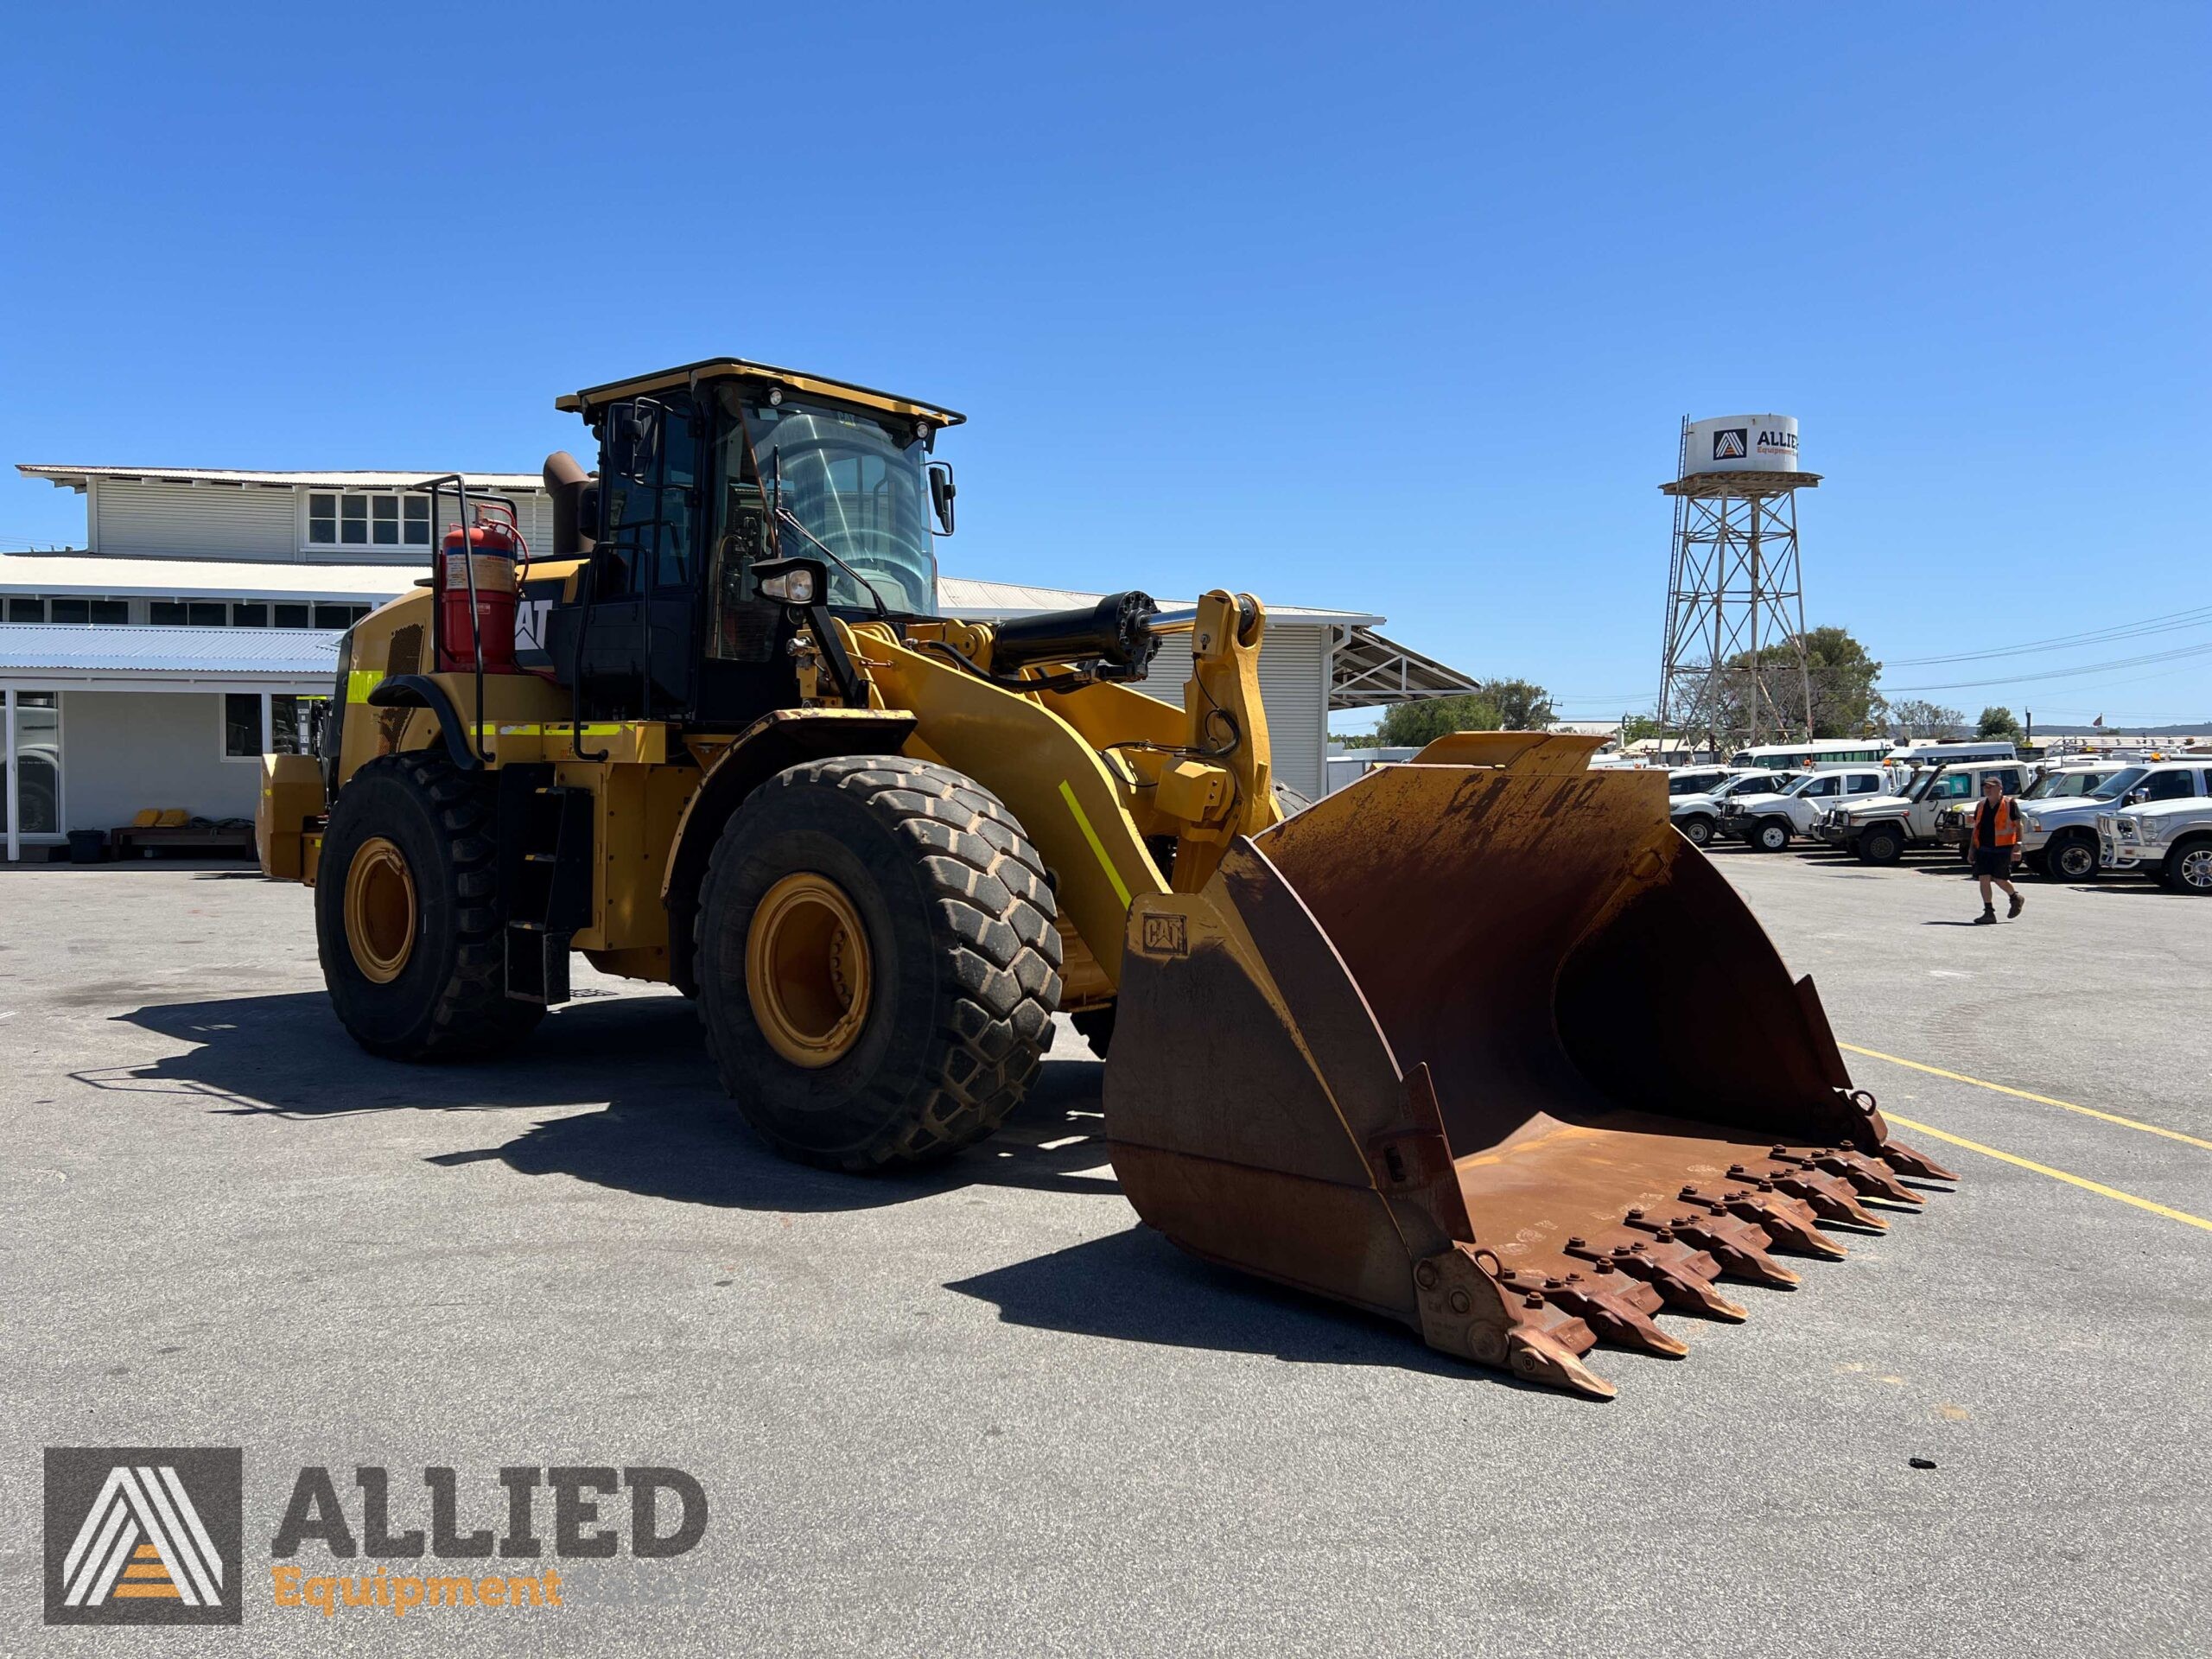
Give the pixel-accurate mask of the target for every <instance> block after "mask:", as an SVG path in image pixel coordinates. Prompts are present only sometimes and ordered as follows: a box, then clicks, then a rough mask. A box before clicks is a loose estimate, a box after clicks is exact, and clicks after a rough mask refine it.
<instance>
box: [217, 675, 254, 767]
mask: <svg viewBox="0 0 2212 1659" xmlns="http://www.w3.org/2000/svg"><path fill="white" fill-rule="evenodd" d="M260 755H261V693H260V692H258V691H226V692H225V693H224V694H223V758H224V759H225V760H258V759H259V758H260Z"/></svg>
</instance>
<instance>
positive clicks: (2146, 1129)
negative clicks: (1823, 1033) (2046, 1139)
mask: <svg viewBox="0 0 2212 1659" xmlns="http://www.w3.org/2000/svg"><path fill="white" fill-rule="evenodd" d="M1836 1046H1837V1047H1838V1048H1841V1049H1847V1050H1848V1051H1849V1052H1852V1053H1853V1054H1864V1055H1865V1056H1866V1058H1868V1059H1870V1060H1887V1061H1888V1062H1889V1063H1890V1064H1891V1065H1909V1066H1910V1067H1911V1068H1912V1069H1913V1070H1914V1071H1925V1072H1927V1073H1928V1074H1929V1076H1930V1077H1948V1078H1949V1079H1950V1080H1951V1081H1952V1082H1953V1083H1970V1084H1974V1087H1975V1088H1977V1089H1993V1090H1996V1091H1997V1093H1999V1094H2000V1095H2011V1096H2014V1097H2015V1098H2017V1099H2020V1100H2032V1101H2034V1102H2035V1103H2037V1105H2039V1106H2063V1107H2064V1108H2065V1109H2067V1110H2068V1111H2069V1112H2079V1113H2081V1114H2082V1116H2084V1117H2094V1118H2099V1119H2101V1120H2102V1121H2103V1122H2107V1123H2117V1124H2119V1125H2120V1128H2124V1129H2140V1130H2142V1131H2143V1133H2144V1134H2145V1135H2164V1136H2165V1137H2166V1139H2167V1140H2169V1141H2186V1142H2188V1143H2189V1144H2190V1146H2192V1147H2203V1148H2204V1150H2205V1151H2207V1152H2212V1141H2200V1140H2199V1139H2197V1137H2196V1136H2195V1135H2183V1133H2182V1132H2181V1131H2180V1130H2179V1129H2162V1128H2159V1127H2158V1125H2157V1124H2156V1123H2143V1122H2138V1121H2137V1120H2135V1119H2134V1118H2132V1117H2122V1116H2120V1115H2119V1114H2118V1113H2116V1112H2101V1111H2099V1110H2098V1109H2096V1108H2095V1107H2094V1106H2076V1105H2075V1103H2073V1102H2072V1101H2070V1100H2054V1099H2052V1098H2051V1096H2049V1095H2031V1094H2030V1093H2029V1092H2028V1091H2027V1090H2024V1089H2008V1088H2006V1087H2005V1085H2004V1084H2001V1083H1987V1082H1985V1081H1983V1080H1982V1079H1981V1078H1980V1077H1968V1076H1967V1074H1966V1073H1965V1072H1963V1071H1945V1070H1944V1069H1943V1068H1942V1066H1940V1065H1922V1064H1921V1063H1920V1062H1919V1061H1918V1060H1904V1059H1899V1058H1897V1056H1896V1055H1894V1054H1885V1053H1883V1052H1881V1051H1880V1050H1879V1049H1874V1048H1861V1047H1859V1046H1858V1045H1857V1044H1856V1043H1838V1044H1837V1045H1836Z"/></svg>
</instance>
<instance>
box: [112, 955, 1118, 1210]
mask: <svg viewBox="0 0 2212 1659" xmlns="http://www.w3.org/2000/svg"><path fill="white" fill-rule="evenodd" d="M116 1017H117V1018H118V1019H119V1020H125V1021H128V1022H129V1023H130V1024H132V1025H135V1026H139V1027H143V1028H144V1029H146V1030H148V1031H152V1032H157V1033H161V1034H162V1035H163V1036H165V1037H170V1038H174V1039H178V1040H181V1041H184V1042H189V1043H192V1044H193V1045H194V1046H193V1047H192V1048H189V1049H188V1050H187V1051H185V1052H183V1053H181V1054H175V1055H170V1056H168V1057H167V1058H162V1059H160V1060H157V1061H155V1062H153V1063H152V1064H150V1065H135V1066H115V1067H108V1068H103V1069H99V1070H95V1071H78V1072H73V1073H72V1074H71V1076H72V1077H73V1080H74V1081H76V1082H78V1083H79V1084H84V1085H86V1087H88V1088H92V1089H96V1090H101V1091H103V1092H106V1093H129V1094H141V1095H147V1094H150V1095H169V1096H177V1097H178V1100H179V1103H181V1104H185V1105H188V1106H191V1107H193V1108H194V1109H200V1110H207V1111H212V1112H214V1113H217V1114H231V1115H236V1116H257V1117H270V1116H273V1117H277V1118H282V1119H286V1120H289V1121H292V1122H299V1123H303V1124H312V1123H313V1122H315V1121H316V1120H318V1119H327V1118H331V1117H336V1116H348V1115H352V1114H356V1113H361V1112H379V1111H427V1112H465V1113H483V1112H505V1111H523V1112H530V1111H542V1110H544V1109H548V1108H569V1107H581V1108H588V1107H592V1106H598V1107H600V1109H599V1110H596V1111H592V1110H578V1111H574V1112H571V1113H569V1115H567V1116H560V1117H549V1118H541V1119H539V1120H537V1122H532V1123H531V1124H530V1125H529V1127H527V1128H524V1130H523V1131H522V1133H521V1134H519V1135H516V1136H515V1137H514V1138H513V1139H512V1140H511V1141H507V1142H505V1144H504V1145H501V1146H498V1147H482V1148H477V1149H471V1150H467V1151H461V1152H450V1153H440V1154H432V1155H431V1156H430V1157H429V1159H428V1160H427V1161H428V1162H430V1163H433V1164H435V1165H438V1166H441V1167H445V1168H451V1167H454V1166H459V1165H462V1164H473V1163H484V1162H490V1161H493V1160H498V1161H502V1162H505V1164H506V1165H507V1166H508V1167H509V1168H510V1169H512V1170H513V1171H514V1172H515V1173H517V1174H519V1175H528V1176H543V1175H568V1176H570V1177H572V1178H574V1179H577V1180H581V1181H585V1182H588V1183H590V1184H591V1185H596V1186H604V1187H608V1188H612V1189H615V1190H619V1191H622V1192H634V1193H637V1194H639V1196H640V1197H645V1198H663V1199H667V1200H670V1201H671V1202H675V1203H679V1204H702V1205H720V1206H726V1207H731V1208H738V1209H747V1210H765V1211H799V1212H804V1211H838V1210H868V1209H879V1208H882V1207H884V1206H887V1205H894V1204H905V1203H907V1202H910V1201H911V1200H913V1199H916V1198H929V1197H933V1196H935V1195H937V1194H939V1193H943V1192H950V1191H954V1190H957V1189H958V1188H961V1187H966V1186H978V1185H994V1186H1016V1187H1025V1188H1030V1189H1033V1190H1039V1191H1046V1192H1082V1193H1089V1194H1092V1195H1099V1194H1103V1195H1106V1196H1109V1197H1110V1196H1113V1195H1115V1194H1116V1193H1117V1192H1119V1191H1120V1188H1119V1187H1118V1185H1116V1183H1115V1182H1114V1181H1113V1180H1112V1179H1110V1177H1104V1176H1100V1175H1086V1174H1084V1173H1081V1172H1083V1171H1086V1170H1092V1169H1096V1167H1097V1166H1100V1165H1103V1163H1104V1162H1105V1161H1106V1151H1105V1145H1104V1141H1103V1126H1104V1118H1103V1108H1102V1105H1101V1103H1100V1098H1099V1080H1100V1078H1101V1077H1102V1076H1103V1071H1104V1068H1103V1066H1101V1065H1097V1064H1096V1062H1093V1061H1088V1060H1047V1061H1046V1064H1045V1069H1044V1072H1043V1075H1042V1076H1041V1077H1039V1080H1038V1083H1037V1084H1036V1086H1035V1087H1034V1088H1033V1090H1031V1092H1030V1096H1029V1098H1028V1099H1027V1101H1026V1102H1025V1103H1023V1104H1022V1106H1021V1108H1020V1110H1018V1111H1017V1112H1016V1113H1015V1114H1014V1116H1013V1117H1011V1118H1009V1119H1008V1120H1007V1123H1006V1125H1005V1126H1004V1127H1003V1128H1001V1130H1000V1131H999V1133H998V1134H997V1135H994V1136H993V1137H992V1138H991V1139H990V1140H988V1141H985V1142H983V1143H982V1145H981V1146H979V1147H975V1148H973V1149H971V1150H969V1151H968V1152H966V1153H963V1154H961V1155H959V1156H958V1157H956V1158H954V1159H952V1160H949V1161H948V1162H946V1163H944V1164H940V1165H937V1166H932V1167H930V1168H927V1169H925V1170H921V1171H916V1172H909V1173H892V1174H882V1175H874V1176H863V1175H845V1174H840V1173H835V1172H832V1171H828V1170H818V1169H813V1168H810V1167H809V1166H805V1165H803V1164H795V1163H792V1162H791V1161H790V1160H786V1159H784V1158H780V1157H779V1156H778V1155H776V1154H774V1153H772V1152H771V1151H770V1150H768V1148H767V1147H765V1146H763V1145H762V1144H761V1143H760V1141H757V1140H756V1139H754V1138H753V1134H752V1131H751V1130H749V1129H748V1128H747V1127H746V1126H745V1123H744V1121H743V1120H742V1119H741V1117H740V1116H738V1114H737V1111H736V1109H735V1107H734V1106H733V1105H732V1104H731V1103H730V1101H729V1099H728V1096H725V1095H724V1094H723V1093H722V1090H721V1084H720V1082H719V1081H717V1079H716V1078H715V1073H714V1069H713V1067H712V1066H711V1065H709V1062H708V1059H707V1056H706V1051H705V1047H704V1045H703V1044H702V1040H701V1039H700V1034H699V1027H698V1021H697V1020H696V1016H695V1014H694V1013H693V1010H692V1006H691V1004H690V1002H688V1001H684V1000H683V998H681V997H678V996H676V995H665V996H624V997H605V998H589V997H587V998H584V999H582V1000H580V1001H578V1002H576V1003H575V1004H572V1005H571V1006H569V1007H565V1008H563V1009H561V1010H560V1011H559V1012H557V1013H556V1014H553V1015H552V1016H551V1017H550V1018H549V1019H547V1020H546V1021H545V1022H544V1023H543V1025H541V1026H540V1027H538V1028H537V1032H536V1033H533V1034H532V1036H531V1039H529V1041H528V1042H527V1043H525V1044H524V1046H523V1047H522V1048H521V1049H520V1050H519V1051H518V1052H516V1053H514V1054H513V1055H512V1056H509V1057H507V1058H503V1059H496V1060H490V1061H484V1062H479V1063H476V1064H473V1065H404V1064H402V1063H401V1062H398V1061H395V1060H382V1059H378V1058H375V1057H374V1056H372V1055H370V1054H366V1053H364V1052H361V1050H360V1049H359V1048H357V1047H356V1046H354V1043H353V1039H351V1038H350V1037H348V1036H347V1035H346V1033H345V1032H344V1030H343V1029H342V1028H341V1027H340V1026H339V1024H338V1021H337V1020H336V1018H335V1017H334V1015H333V1014H331V1012H330V1003H329V999H328V998H327V997H326V996H325V995H323V994H322V993H321V992H320V991H300V992H293V993H289V994H287V995H273V996H244V997H235V998H231V999H228V1000H224V1001H193V1002H168V1003H153V1004H149V1005H147V1006H145V1007H140V1008H138V1009H137V1010H135V1011H133V1012H131V1013H130V1014H119V1015H117V1016H116Z"/></svg>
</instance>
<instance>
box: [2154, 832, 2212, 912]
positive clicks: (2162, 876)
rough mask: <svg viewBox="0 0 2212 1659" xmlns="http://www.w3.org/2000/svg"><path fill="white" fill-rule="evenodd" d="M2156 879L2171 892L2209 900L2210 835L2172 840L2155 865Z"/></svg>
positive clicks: (2211, 884) (2211, 885)
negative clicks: (2160, 861) (2158, 862)
mask: <svg viewBox="0 0 2212 1659" xmlns="http://www.w3.org/2000/svg"><path fill="white" fill-rule="evenodd" d="M2158 880H2161V881H2163V882H2164V883H2165V885H2166V887H2168V889H2169V890H2171V891H2172V892H2174V893H2193V894H2194V895H2196V897H2197V898H2199V899H2212V836H2195V837H2192V838H2191V839H2190V840H2188V841H2184V842H2177V843H2176V845H2175V846H2174V848H2173V849H2172V850H2171V851H2170V852H2168V853H2167V855H2166V861H2165V862H2164V864H2163V865H2161V866H2160V867H2159V869H2158Z"/></svg>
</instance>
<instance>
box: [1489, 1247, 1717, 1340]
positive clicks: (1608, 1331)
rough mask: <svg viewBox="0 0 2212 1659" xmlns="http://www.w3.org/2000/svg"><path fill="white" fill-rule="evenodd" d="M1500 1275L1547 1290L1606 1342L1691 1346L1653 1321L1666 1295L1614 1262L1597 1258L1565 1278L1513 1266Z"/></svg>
mask: <svg viewBox="0 0 2212 1659" xmlns="http://www.w3.org/2000/svg"><path fill="white" fill-rule="evenodd" d="M1498 1277H1499V1280H1500V1281H1501V1282H1503V1284H1505V1285H1507V1286H1508V1287H1510V1288H1512V1289H1514V1290H1516V1291H1521V1292H1524V1293H1528V1294H1536V1295H1541V1297H1542V1298H1543V1299H1544V1300H1545V1301H1546V1302H1548V1303H1549V1304H1550V1305H1551V1306H1554V1307H1556V1308H1560V1309H1562V1310H1564V1311H1565V1312H1567V1313H1572V1314H1574V1315H1575V1316H1576V1317H1578V1318H1579V1319H1581V1321H1582V1322H1583V1323H1584V1324H1585V1325H1588V1326H1589V1327H1590V1329H1591V1331H1592V1333H1594V1334H1595V1335H1596V1337H1597V1338H1598V1340H1599V1341H1600V1342H1610V1343H1611V1344H1614V1345H1615V1346H1616V1347H1620V1348H1636V1349H1640V1350H1641V1351H1643V1352H1645V1353H1647V1354H1661V1355H1664V1356H1665V1357H1667V1358H1669V1359H1680V1358H1681V1357H1682V1356H1683V1355H1685V1354H1687V1353H1688V1352H1689V1351H1690V1350H1689V1344H1688V1343H1686V1342H1684V1341H1682V1340H1681V1338H1677V1337H1673V1336H1669V1334H1668V1333H1667V1332H1664V1331H1662V1330H1661V1329H1660V1328H1659V1327H1658V1326H1657V1325H1655V1324H1653V1323H1652V1321H1651V1317H1650V1316H1651V1315H1652V1314H1654V1313H1657V1312H1658V1311H1659V1308H1660V1306H1662V1303H1663V1302H1664V1300H1665V1299H1664V1298H1663V1297H1662V1296H1661V1295H1660V1294H1659V1293H1658V1292H1657V1291H1656V1290H1654V1289H1653V1288H1652V1287H1650V1286H1649V1285H1648V1284H1645V1283H1644V1282H1643V1281H1642V1280H1640V1279H1632V1278H1630V1276H1629V1275H1628V1274H1624V1273H1622V1272H1621V1271H1619V1270H1618V1268H1615V1267H1614V1266H1613V1264H1612V1263H1611V1262H1595V1263H1593V1264H1592V1268H1591V1270H1590V1271H1589V1272H1588V1273H1586V1274H1585V1273H1570V1274H1567V1275H1566V1276H1565V1277H1564V1278H1560V1277H1551V1278H1545V1277H1543V1276H1541V1275H1540V1274H1535V1273H1527V1272H1517V1271H1516V1270H1515V1269H1513V1268H1507V1269H1506V1270H1505V1271H1504V1272H1503V1273H1502V1274H1499V1275H1498Z"/></svg>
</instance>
